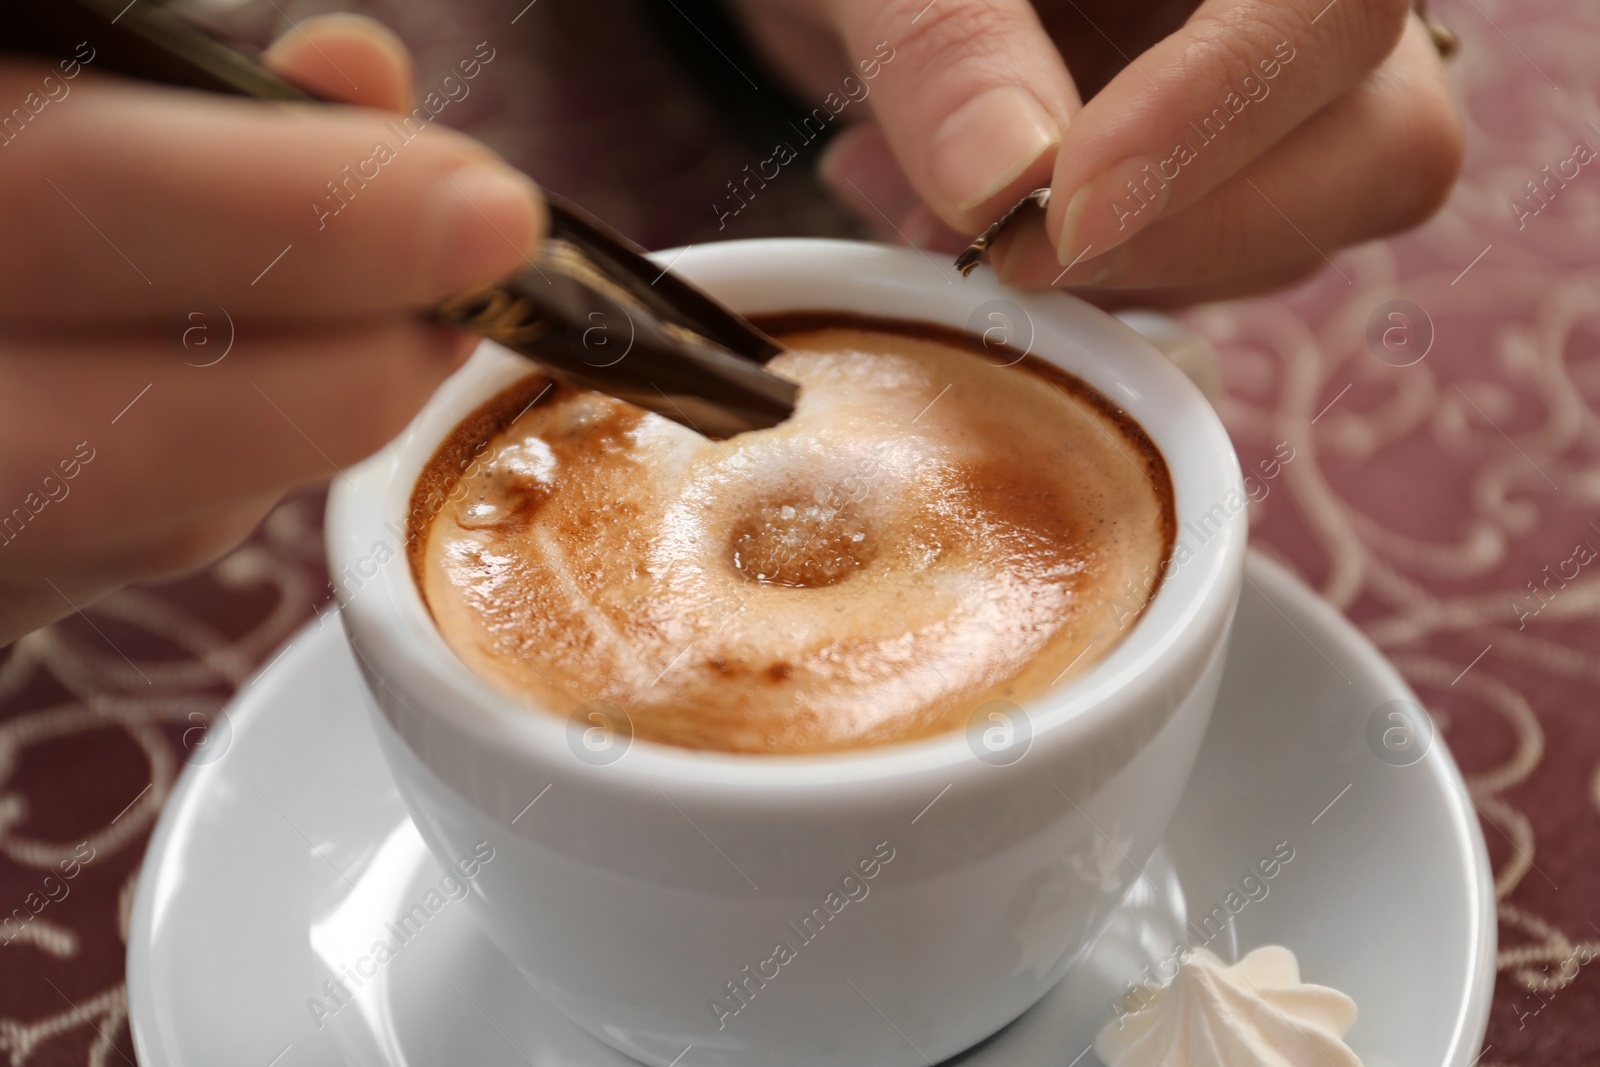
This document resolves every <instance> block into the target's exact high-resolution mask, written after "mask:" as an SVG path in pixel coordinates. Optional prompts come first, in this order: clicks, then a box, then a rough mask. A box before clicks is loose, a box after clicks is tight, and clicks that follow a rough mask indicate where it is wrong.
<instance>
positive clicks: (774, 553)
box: [728, 492, 877, 589]
mask: <svg viewBox="0 0 1600 1067" xmlns="http://www.w3.org/2000/svg"><path fill="white" fill-rule="evenodd" d="M869 532H870V527H869V526H868V524H867V522H866V518H865V516H864V515H862V514H861V513H860V512H859V511H858V510H857V509H854V508H848V507H843V508H841V507H835V506H832V505H831V504H823V503H815V502H808V501H806V500H805V499H804V494H802V493H798V492H796V493H794V494H793V495H792V496H788V497H785V498H780V502H777V503H774V502H773V501H771V500H758V501H755V502H754V503H753V504H751V505H747V506H746V508H745V509H744V511H743V512H742V514H741V516H740V518H739V519H738V521H736V522H735V523H734V524H733V528H732V534H731V536H730V538H729V542H728V553H729V559H730V561H731V562H732V564H733V569H734V570H736V571H738V572H739V573H740V574H741V575H743V576H744V577H745V578H747V579H749V580H751V581H756V582H761V583H763V584H768V585H782V586H789V587H791V588H796V589H807V588H813V587H817V586H825V585H833V584H834V583H836V582H840V581H843V580H844V579H846V578H848V577H850V575H852V574H854V573H855V572H857V571H858V570H860V569H861V568H862V567H865V566H866V565H867V564H868V563H871V562H872V560H873V558H874V557H875V556H876V555H877V551H876V542H875V541H874V540H873V539H872V538H871V537H870V536H869Z"/></svg>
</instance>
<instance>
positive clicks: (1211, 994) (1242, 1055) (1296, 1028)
mask: <svg viewBox="0 0 1600 1067" xmlns="http://www.w3.org/2000/svg"><path fill="white" fill-rule="evenodd" d="M1130 1000H1132V997H1131V996H1130ZM1141 1002H1142V1006H1139V1005H1140V1004H1141ZM1125 1006H1126V1007H1127V1008H1129V1009H1133V1008H1135V1007H1136V1006H1137V1010H1131V1011H1129V1012H1128V1013H1127V1014H1124V1015H1122V1016H1121V1017H1119V1018H1117V1019H1115V1020H1113V1021H1112V1022H1110V1023H1107V1024H1106V1026H1105V1027H1104V1028H1103V1029H1102V1030H1101V1031H1100V1034H1099V1036H1098V1037H1097V1038H1095V1042H1094V1050H1095V1054H1096V1055H1098V1056H1099V1057H1100V1059H1101V1060H1102V1061H1104V1062H1105V1063H1106V1064H1107V1065H1108V1067H1217V1065H1226V1067H1361V1059H1360V1057H1358V1056H1357V1055H1356V1054H1355V1053H1354V1052H1352V1051H1351V1050H1350V1046H1348V1045H1346V1044H1345V1043H1344V1035H1345V1034H1346V1033H1347V1032H1348V1031H1349V1030H1350V1027H1351V1026H1353V1025H1354V1024H1355V1021H1356V1004H1355V1001H1353V1000H1351V999H1350V998H1349V997H1347V996H1345V995H1344V994H1343V993H1341V992H1339V991H1338V990H1337V989H1329V988H1328V987H1327V986H1320V985H1310V984H1306V983H1303V982H1301V981H1300V966H1299V964H1298V963H1297V962H1296V960H1295V957H1294V953H1293V952H1291V951H1289V950H1288V949H1286V948H1284V947H1283V946H1282V945H1266V946H1264V947H1262V948H1258V949H1256V950H1255V951H1254V952H1251V953H1250V954H1249V955H1247V956H1246V957H1245V958H1244V959H1242V960H1240V961H1239V962H1238V963H1235V964H1232V965H1229V964H1226V963H1224V962H1222V960H1220V959H1218V958H1217V957H1216V956H1215V955H1213V954H1212V953H1210V952H1207V951H1206V950H1205V949H1203V948H1202V949H1197V950H1195V952H1194V954H1193V955H1191V956H1190V957H1189V958H1188V959H1187V960H1186V961H1185V962H1184V963H1183V965H1182V966H1181V967H1180V968H1179V970H1178V973H1177V975H1176V976H1175V977H1174V978H1173V980H1172V981H1171V983H1169V984H1168V985H1165V986H1162V987H1161V988H1159V989H1157V990H1155V991H1153V992H1151V993H1147V994H1145V995H1144V996H1143V997H1142V998H1139V999H1138V1000H1133V1002H1132V1003H1127V1002H1125Z"/></svg>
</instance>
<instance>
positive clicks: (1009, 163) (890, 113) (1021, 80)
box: [834, 0, 1078, 233]
mask: <svg viewBox="0 0 1600 1067" xmlns="http://www.w3.org/2000/svg"><path fill="white" fill-rule="evenodd" d="M834 7H835V18H836V20H837V23H838V25H839V28H840V30H841V32H842V34H843V36H844V39H845V47H846V49H847V51H848V52H849V53H850V54H851V55H854V56H874V55H875V56H877V57H879V58H880V59H881V60H882V68H883V69H882V71H881V72H880V73H879V75H878V78H877V81H876V83H875V85H874V86H873V93H872V97H871V100H872V107H873V114H874V115H875V116H876V117H877V120H878V121H879V123H881V124H882V126H883V129H884V131H885V133H886V134H887V136H888V142H889V145H890V146H891V147H892V148H893V149H894V154H895V157H896V158H897V159H898V160H899V161H900V166H901V169H903V170H904V172H905V174H906V176H907V178H909V179H910V181H911V185H912V187H913V188H914V189H915V190H916V191H917V193H918V194H919V195H920V196H921V197H922V198H923V200H925V201H926V202H927V204H928V206H929V207H930V208H932V209H933V210H934V212H935V213H937V214H938V215H939V217H940V218H942V219H943V220H944V221H945V222H947V223H949V224H950V225H951V226H953V227H955V228H956V229H958V230H961V231H963V232H966V233H975V232H977V231H978V230H979V229H981V228H983V227H984V226H987V225H988V224H989V223H991V222H993V221H994V219H995V218H996V217H997V216H998V215H999V214H1000V213H1001V212H1002V211H1004V210H1005V208H1007V207H1009V206H1010V205H1011V203H1013V202H1015V201H1016V199H1017V198H1018V197H1020V196H1021V195H1022V194H1023V193H1025V192H1027V191H1028V190H1029V189H1031V188H1037V187H1038V186H1039V185H1042V184H1044V181H1045V178H1046V177H1047V176H1048V175H1049V173H1050V169H1051V165H1052V163H1053V157H1054V153H1055V148H1056V145H1057V144H1058V143H1059V141H1060V139H1061V131H1062V130H1063V129H1065V128H1066V126H1067V123H1068V120H1069V119H1070V118H1071V116H1072V113H1073V112H1074V111H1076V110H1077V107H1078V96H1077V92H1076V90H1075V89H1074V88H1073V86H1072V79H1071V77H1070V76H1069V75H1068V73H1067V68H1066V65H1065V64H1064V63H1063V62H1062V60H1061V56H1060V54H1059V53H1058V52H1057V51H1056V47H1055V45H1054V44H1053V43H1052V42H1051V41H1050V38H1049V36H1048V35H1047V34H1046V33H1045V30H1044V28H1043V27H1042V26H1041V25H1040V24H1039V19H1038V16H1037V15H1036V14H1035V13H1034V10H1033V8H1032V6H1031V5H1030V4H1029V3H1028V2H1027V0H939V2H937V3H928V2H927V0H874V2H869V3H863V2H854V0H838V2H837V3H835V4H834Z"/></svg>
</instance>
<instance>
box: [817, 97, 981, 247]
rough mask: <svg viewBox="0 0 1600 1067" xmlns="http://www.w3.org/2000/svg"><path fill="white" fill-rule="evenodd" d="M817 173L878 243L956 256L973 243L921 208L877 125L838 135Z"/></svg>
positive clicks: (856, 128) (848, 130)
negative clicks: (888, 243)
mask: <svg viewBox="0 0 1600 1067" xmlns="http://www.w3.org/2000/svg"><path fill="white" fill-rule="evenodd" d="M817 170H818V173H819V174H820V175H821V177H822V180H823V182H824V183H825V184H827V185H828V186H829V188H831V189H832V190H833V193H834V195H835V196H837V197H838V198H839V200H840V201H842V202H843V203H844V204H845V205H846V206H847V207H849V208H850V209H851V210H853V211H854V212H855V213H856V214H857V215H858V216H859V217H860V219H861V221H862V222H864V223H866V225H867V227H868V228H869V229H870V230H871V231H872V232H873V234H875V235H876V236H877V238H878V239H879V240H881V241H887V242H890V243H892V244H901V245H908V246H910V247H913V248H926V249H931V250H934V251H938V252H943V253H948V254H950V255H952V256H953V255H955V254H956V253H958V252H960V251H961V250H962V249H963V248H966V247H967V245H968V244H969V243H970V242H971V240H972V238H971V237H970V236H969V235H966V234H962V233H960V232H959V231H956V230H953V229H951V228H950V226H948V225H947V224H946V223H945V222H944V220H942V219H941V218H939V216H937V215H935V214H934V213H933V212H932V211H930V210H929V209H928V206H927V205H926V204H924V203H923V202H922V197H920V196H918V195H917V191H916V190H915V189H913V188H912V187H911V181H910V179H908V178H907V177H906V176H905V172H904V171H902V170H901V169H900V163H899V161H898V160H896V159H895V158H894V151H893V150H892V149H891V148H890V147H889V140H888V138H887V137H885V136H884V133H883V129H882V127H880V126H878V124H877V123H873V122H865V123H861V124H859V125H856V126H850V127H848V128H846V129H845V130H843V131H841V132H840V133H839V134H838V136H836V137H835V138H834V139H833V140H832V141H831V142H829V144H828V147H827V148H826V149H825V150H824V151H823V154H822V158H821V159H820V160H818V161H817Z"/></svg>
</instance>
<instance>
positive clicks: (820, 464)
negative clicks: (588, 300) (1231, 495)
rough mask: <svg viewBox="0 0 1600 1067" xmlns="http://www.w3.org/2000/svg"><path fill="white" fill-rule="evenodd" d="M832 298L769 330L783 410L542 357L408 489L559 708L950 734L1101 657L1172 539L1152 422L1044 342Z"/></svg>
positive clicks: (468, 602)
mask: <svg viewBox="0 0 1600 1067" xmlns="http://www.w3.org/2000/svg"><path fill="white" fill-rule="evenodd" d="M834 321H836V322H838V323H840V324H839V325H833V326H817V325H816V324H812V325H813V326H816V328H808V329H805V330H802V331H800V332H788V333H786V334H784V335H783V336H781V337H780V340H781V341H782V342H783V343H784V345H785V346H786V347H787V348H788V351H787V352H785V353H784V354H783V355H781V356H779V357H778V358H777V359H776V360H775V361H773V363H772V364H771V369H772V370H773V371H774V372H776V373H778V374H781V375H783V376H785V377H788V378H790V379H792V380H794V381H796V382H798V383H799V384H800V385H801V391H800V397H799V404H798V408H797V410H796V412H795V414H794V416H793V417H792V418H791V419H789V420H788V421H787V422H785V423H784V424H782V425H780V426H778V427H775V428H773V429H770V430H762V431H758V432H754V433H747V434H741V435H739V436H738V437H736V438H734V439H732V440H728V441H708V440H706V439H705V438H703V437H701V436H699V435H698V434H696V433H694V432H692V431H690V430H688V429H685V428H683V427H681V426H679V425H677V424H675V423H673V422H671V421H669V420H667V419H664V418H661V417H659V416H656V415H653V414H649V413H647V412H643V411H641V410H639V409H637V408H634V407H632V406H630V405H627V404H625V403H623V402H622V401H619V400H615V399H613V398H611V397H608V396H605V395H603V394H598V393H593V392H588V391H586V390H581V389H575V388H572V387H569V386H564V385H559V384H553V383H550V382H548V381H543V380H539V379H529V380H527V381H525V382H523V383H521V384H519V385H518V386H515V387H513V388H512V389H510V390H508V391H507V392H506V393H504V394H502V395H501V396H500V397H498V398H496V399H495V400H494V401H492V402H491V403H490V404H488V405H485V407H484V408H482V409H480V410H479V411H478V412H477V413H475V415H474V416H473V417H472V418H469V419H468V420H467V421H466V422H464V423H463V424H462V426H461V427H460V428H458V430H457V432H456V435H455V437H454V438H453V439H452V441H450V442H446V444H445V446H444V447H443V448H441V450H440V453H439V455H438V456H436V457H435V460H434V462H433V464H432V465H431V467H430V469H429V471H427V472H425V473H424V475H423V478H422V480H421V481H419V483H418V487H417V490H416V494H415V496H414V498H413V510H412V533H413V543H412V565H413V569H414V571H415V572H416V574H417V577H418V581H419V584H420V586H421V589H422V591H423V595H424V598H425V599H426V601H427V603H428V606H429V608H430V610H431V611H432V613H433V616H434V619H435V620H436V622H437V624H438V626H439V629H440V631H441V633H442V634H443V635H444V638H445V640H446V641H447V642H448V643H449V644H450V645H451V647H452V648H454V650H455V651H456V652H457V654H459V655H460V657H461V658H462V659H463V660H464V661H465V662H466V663H467V664H468V665H469V666H471V667H472V668H474V669H475V670H476V671H477V672H478V673H480V674H481V675H482V676H483V677H485V678H486V679H488V680H489V681H490V682H491V683H492V684H494V685H496V686H498V687H499V688H500V689H502V690H504V691H505V692H507V693H509V694H511V695H513V696H515V697H517V698H519V699H521V700H524V701H525V702H527V703H528V704H530V705H532V706H534V707H537V708H540V709H544V710H545V711H548V712H550V713H554V714H556V715H559V716H562V717H566V716H568V715H569V714H571V713H572V712H573V711H574V710H575V709H577V708H579V707H580V706H582V705H585V704H587V703H589V702H591V701H605V702H608V703H609V704H611V705H615V706H616V707H617V708H620V709H622V710H623V711H625V712H626V713H627V716H628V719H629V720H630V721H631V723H632V727H633V730H634V733H635V736H637V737H641V738H645V739H648V740H652V741H658V742H663V743H666V744H671V745H679V746H686V747H690V748H699V749H715V750H723V751H729V752H745V753H781V754H793V753H806V752H823V751H832V750H840V749H849V748H855V747H860V746H866V745H876V744H884V743H890V742H895V741H903V740H909V739H913V738H920V737H924V736H927V735H931V734H935V733H938V732H941V731H945V730H951V729H961V728H963V727H964V726H965V725H966V723H967V720H968V718H969V717H970V716H971V715H972V713H973V712H974V709H976V708H978V707H979V706H980V705H982V704H984V703H985V702H987V701H989V700H995V699H1006V700H1012V701H1016V702H1018V703H1022V702H1025V701H1027V700H1029V699H1030V698H1033V697H1035V696H1038V695H1039V694H1041V693H1043V692H1044V691H1046V690H1048V689H1050V688H1051V687H1052V686H1055V685H1060V684H1062V683H1064V682H1065V681H1067V680H1068V679H1070V678H1071V677H1072V676H1073V675H1074V674H1078V673H1081V672H1083V671H1084V670H1085V669H1087V668H1088V667H1089V666H1091V665H1092V664H1093V663H1094V662H1096V661H1097V660H1098V659H1100V658H1101V657H1103V656H1104V655H1105V654H1106V653H1107V652H1109V651H1110V650H1111V648H1112V647H1114V646H1115V645H1116V644H1117V642H1118V641H1119V640H1120V639H1121V638H1122V637H1123V636H1124V634H1125V633H1126V632H1127V630H1128V629H1129V628H1130V627H1131V625H1132V623H1133V619H1134V617H1135V616H1136V615H1137V613H1138V612H1139V611H1140V610H1141V609H1142V607H1143V605H1144V603H1145V601H1146V600H1147V598H1148V596H1149V595H1151V592H1152V589H1153V587H1154V586H1155V584H1156V582H1155V580H1154V577H1155V576H1156V575H1158V574H1159V572H1160V569H1161V565H1162V563H1163V562H1164V561H1165V559H1166V557H1167V554H1168V553H1169V551H1170V549H1171V545H1172V537H1173V508H1172V491H1171V484H1170V481H1169V479H1168V475H1167V470H1166V465H1165V463H1164V462H1163V461H1162V459H1161V456H1160V454H1159V452H1157V451H1156V449H1155V447H1154V446H1153V444H1151V443H1150V441H1149V440H1148V438H1147V437H1145V435H1144V434H1143V431H1141V430H1140V429H1139V428H1138V427H1137V426H1136V425H1135V424H1133V423H1132V422H1131V421H1130V420H1129V419H1127V418H1126V416H1123V415H1122V414H1121V413H1120V412H1118V411H1116V410H1115V409H1114V408H1113V407H1112V405H1110V404H1109V403H1108V402H1107V401H1106V400H1105V399H1104V398H1103V397H1100V396H1099V395H1098V394H1097V393H1094V392H1093V391H1092V390H1090V389H1089V388H1088V387H1087V386H1086V385H1084V384H1083V383H1082V382H1080V381H1078V380H1077V379H1075V378H1072V377H1070V376H1068V375H1065V374H1063V373H1062V372H1060V371H1057V370H1055V369H1054V368H1051V367H1048V366H1046V365H1044V364H1042V363H1040V362H1038V361H1036V360H1035V359H1033V358H1032V357H1028V358H1026V359H1022V360H1021V362H1020V363H1019V364H1018V365H1016V366H1005V365H1003V364H1005V363H1009V362H1011V361H1012V360H1013V359H1016V358H1017V355H1016V354H1013V353H1005V354H1004V355H1003V357H1002V358H997V356H996V354H995V353H992V352H985V351H984V350H983V349H982V348H981V346H979V347H977V348H976V349H974V348H973V347H971V346H969V345H968V344H967V343H966V341H965V340H964V335H955V334H953V333H952V334H949V335H941V334H939V333H938V332H937V331H935V330H933V329H932V328H922V329H914V328H912V327H910V326H907V327H906V328H905V329H904V330H901V329H892V328H882V327H883V326H884V325H885V324H878V323H874V322H873V321H872V320H866V321H865V322H857V321H850V320H845V319H842V318H840V317H835V320H834ZM463 468H464V469H465V473H463V474H459V475H458V474H457V472H458V471H461V470H462V469H463ZM597 706H599V705H597Z"/></svg>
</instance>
